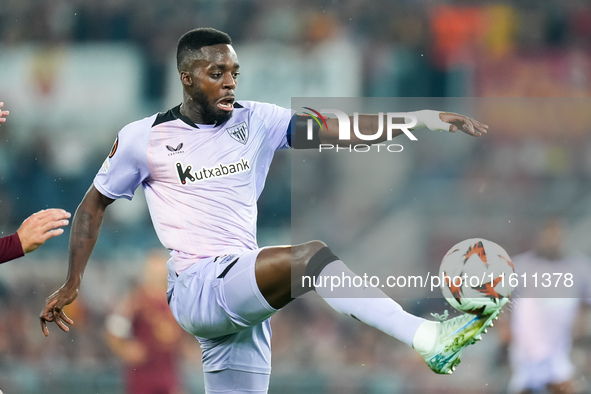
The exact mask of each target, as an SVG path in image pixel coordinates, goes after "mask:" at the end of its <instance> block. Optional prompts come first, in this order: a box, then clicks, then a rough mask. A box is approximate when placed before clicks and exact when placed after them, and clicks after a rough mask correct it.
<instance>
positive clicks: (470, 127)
mask: <svg viewBox="0 0 591 394" xmlns="http://www.w3.org/2000/svg"><path fill="white" fill-rule="evenodd" d="M409 114H412V115H414V116H415V117H416V119H417V124H416V125H415V126H413V127H412V128H411V129H410V130H417V129H420V128H423V127H425V128H428V129H429V130H432V131H449V132H452V133H455V132H456V131H462V132H464V133H466V134H468V135H471V136H474V137H480V136H482V135H484V134H486V133H487V132H488V125H486V124H484V123H482V122H479V121H477V120H476V119H474V118H471V117H469V116H465V115H460V114H456V113H453V112H439V111H431V110H421V111H416V112H410V113H409ZM382 117H383V119H382V120H381V122H382V127H383V128H384V129H385V126H383V125H386V124H387V123H388V119H387V114H383V115H382ZM325 121H326V126H327V127H323V128H320V130H318V136H319V142H321V143H324V144H338V145H350V144H352V145H356V144H376V143H380V142H384V141H386V140H387V133H386V132H385V131H384V132H382V133H381V135H380V136H379V137H377V138H375V139H371V140H369V141H368V140H363V139H360V138H358V137H357V136H356V133H355V132H354V130H353V127H354V118H353V117H352V116H351V117H349V124H350V128H351V130H350V133H348V134H349V135H350V137H351V138H350V139H349V140H340V139H339V135H340V133H339V131H340V130H339V120H338V119H336V118H328V119H326V120H325ZM392 122H393V123H394V124H400V125H404V124H405V123H407V121H406V120H405V119H403V118H399V119H393V120H392ZM297 125H298V127H304V126H305V123H304V122H301V123H298V124H297ZM300 125H301V126H300ZM357 126H358V127H359V133H361V134H364V135H375V134H376V130H379V129H380V118H379V115H359V119H358V122H357ZM306 131H307V130H306V129H302V130H296V133H297V132H301V133H305V132H306ZM401 134H404V132H403V131H402V130H401V129H394V130H392V137H397V136H399V135H401Z"/></svg>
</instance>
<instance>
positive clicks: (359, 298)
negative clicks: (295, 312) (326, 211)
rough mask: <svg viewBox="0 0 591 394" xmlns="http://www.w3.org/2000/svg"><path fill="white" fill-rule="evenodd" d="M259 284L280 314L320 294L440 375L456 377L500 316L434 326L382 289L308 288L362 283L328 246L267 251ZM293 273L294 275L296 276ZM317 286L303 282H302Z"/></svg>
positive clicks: (313, 244)
mask: <svg viewBox="0 0 591 394" xmlns="http://www.w3.org/2000/svg"><path fill="white" fill-rule="evenodd" d="M255 269H256V279H257V284H258V286H259V289H260V290H261V293H262V294H263V296H264V297H265V299H266V300H267V301H268V302H269V304H270V305H271V306H272V307H273V308H276V309H279V308H281V307H283V306H285V305H287V304H288V303H289V302H290V301H291V300H292V299H293V297H294V296H299V295H301V294H304V293H306V292H307V291H310V290H313V289H314V290H316V292H317V293H318V294H319V295H320V296H321V297H323V298H324V300H325V301H326V302H327V303H328V304H329V305H330V306H331V307H332V308H333V309H335V310H336V311H338V312H340V313H342V314H345V315H349V316H351V317H354V318H356V319H358V320H360V321H362V322H364V323H366V324H368V325H370V326H373V327H375V328H377V329H379V330H381V331H383V332H385V333H386V334H388V335H391V336H393V337H394V338H397V339H399V340H400V341H402V342H404V343H406V344H407V345H409V346H412V347H413V348H415V349H416V350H417V351H418V352H419V354H421V355H422V356H423V357H424V358H425V361H426V362H427V365H428V366H429V367H430V368H431V369H432V370H433V371H434V372H436V373H451V371H452V370H453V368H454V367H455V365H457V364H458V363H459V362H460V355H461V353H462V351H463V349H464V348H465V347H467V346H468V345H470V344H472V343H474V342H476V341H477V340H479V339H480V338H481V335H482V333H483V332H484V331H485V329H486V327H488V326H490V325H492V320H493V319H495V318H496V317H497V316H498V311H497V313H496V314H493V315H489V316H475V315H462V316H459V317H456V318H453V319H450V320H448V321H445V322H431V321H427V320H425V319H422V318H419V317H417V316H414V315H412V314H410V313H408V312H406V311H404V310H403V309H402V307H401V306H400V305H399V304H398V303H397V302H396V301H394V300H392V299H391V298H389V297H387V296H386V294H385V293H384V292H383V291H381V290H380V289H379V288H375V287H371V286H368V287H355V286H349V287H342V288H339V289H338V291H337V292H335V291H334V289H333V290H331V289H330V288H328V287H326V286H324V287H320V286H317V287H316V288H312V287H309V286H306V284H307V283H313V282H316V283H318V282H317V281H318V280H320V283H326V282H327V281H328V283H330V279H329V278H330V277H333V276H337V277H339V278H343V277H350V278H351V281H350V283H356V282H357V283H358V282H359V281H358V280H357V281H356V280H354V278H356V277H357V275H356V274H355V273H353V272H352V271H351V270H350V269H349V268H348V267H347V266H346V265H345V264H344V263H343V262H342V261H341V260H339V258H338V257H336V256H335V255H334V254H333V253H332V252H331V251H330V249H329V248H327V247H326V245H325V244H324V243H322V242H320V241H311V242H307V243H304V244H301V245H295V246H291V247H273V248H266V249H263V250H262V251H261V252H260V253H259V256H258V258H257V261H256V268H255ZM292 271H293V272H292ZM304 276H305V277H306V278H312V281H311V282H310V281H309V282H305V281H302V277H304Z"/></svg>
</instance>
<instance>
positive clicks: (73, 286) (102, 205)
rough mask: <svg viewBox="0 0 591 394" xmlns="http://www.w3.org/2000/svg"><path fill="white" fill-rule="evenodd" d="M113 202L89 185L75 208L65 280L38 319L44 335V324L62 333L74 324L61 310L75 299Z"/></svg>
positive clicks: (47, 330) (45, 329) (48, 298)
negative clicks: (51, 325) (53, 326)
mask: <svg viewBox="0 0 591 394" xmlns="http://www.w3.org/2000/svg"><path fill="white" fill-rule="evenodd" d="M113 201H114V200H112V199H110V198H107V197H105V196H103V195H102V194H101V193H99V191H98V190H97V189H95V187H94V186H91V187H90V189H89V190H88V192H86V195H85V196H84V198H83V199H82V202H81V203H80V205H79V206H78V209H77V210H76V213H75V214H74V219H73V220H72V232H71V234H70V256H69V268H68V277H67V280H66V282H65V283H64V284H63V285H62V287H60V288H59V289H58V290H57V291H56V292H55V293H53V294H52V295H50V296H49V297H47V300H46V302H45V308H44V309H43V310H42V311H41V314H40V316H39V319H40V320H41V329H42V330H43V334H45V336H48V335H49V329H48V328H47V322H55V324H57V326H58V327H59V328H61V329H62V330H63V331H65V332H68V331H69V330H70V329H69V327H68V326H67V325H66V323H67V324H70V325H71V324H74V322H73V321H72V319H70V318H69V317H68V316H66V314H65V313H64V310H63V308H64V307H65V306H66V305H69V304H71V303H72V302H73V301H74V300H75V299H76V297H77V296H78V291H79V290H80V283H81V282H82V276H83V274H84V269H85V268H86V264H87V263H88V259H89V258H90V254H91V253H92V249H93V248H94V245H95V244H96V240H97V239H98V235H99V231H100V228H101V224H102V222H103V216H104V213H105V209H106V208H107V206H109V205H110V204H111V203H112V202H113Z"/></svg>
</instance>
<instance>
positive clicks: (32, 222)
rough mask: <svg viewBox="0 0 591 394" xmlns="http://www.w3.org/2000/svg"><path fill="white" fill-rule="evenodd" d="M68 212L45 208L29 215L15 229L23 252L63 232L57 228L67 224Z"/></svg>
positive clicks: (31, 249)
mask: <svg viewBox="0 0 591 394" xmlns="http://www.w3.org/2000/svg"><path fill="white" fill-rule="evenodd" d="M70 216H72V215H70V213H69V212H66V211H64V210H63V209H56V208H53V209H45V210H43V211H39V212H37V213H34V214H32V215H31V216H29V217H28V218H27V219H25V221H24V222H23V224H22V225H21V226H20V228H19V229H18V230H17V233H18V237H19V239H20V241H21V245H22V247H23V252H25V253H29V252H32V251H34V250H35V249H37V248H38V247H39V246H41V245H43V243H45V241H47V240H48V239H49V238H53V237H57V236H58V235H60V234H62V233H63V232H64V229H62V228H59V227H62V226H67V225H68V223H70V222H69V221H68V219H69V218H70Z"/></svg>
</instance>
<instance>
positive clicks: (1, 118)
mask: <svg viewBox="0 0 591 394" xmlns="http://www.w3.org/2000/svg"><path fill="white" fill-rule="evenodd" d="M3 106H4V103H3V102H1V101H0V108H2V107H3ZM9 113H10V112H8V111H2V110H0V123H4V122H6V117H7V116H8V114H9Z"/></svg>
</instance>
